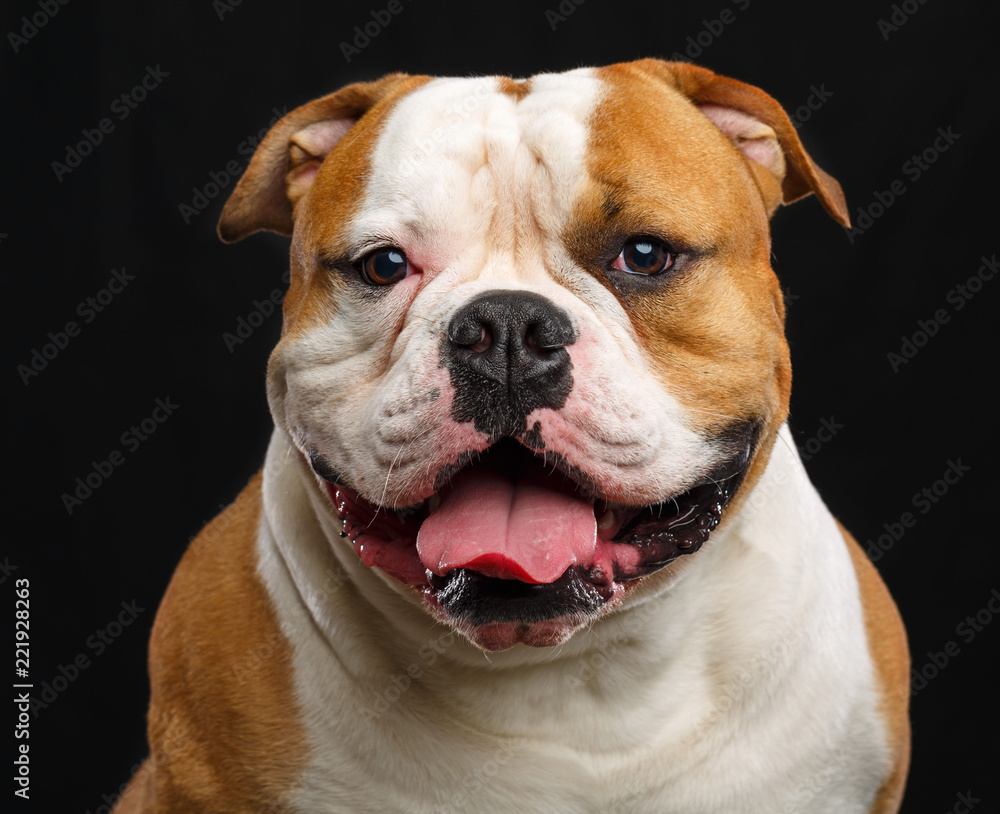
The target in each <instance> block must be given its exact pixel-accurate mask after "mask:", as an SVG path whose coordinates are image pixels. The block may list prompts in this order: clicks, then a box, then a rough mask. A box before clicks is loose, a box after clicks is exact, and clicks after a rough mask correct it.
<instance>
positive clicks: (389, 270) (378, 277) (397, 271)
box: [359, 248, 410, 285]
mask: <svg viewBox="0 0 1000 814" xmlns="http://www.w3.org/2000/svg"><path fill="white" fill-rule="evenodd" d="M409 265H410V264H409V263H408V262H407V260H406V255H405V254H403V252H402V250H400V249H396V248H388V249H378V250H376V251H374V252H372V253H371V254H369V255H368V256H367V257H365V258H364V259H362V261H361V264H360V268H359V271H360V273H361V279H363V280H364V281H365V282H366V283H368V284H369V285H392V284H393V283H398V282H399V281H400V280H402V279H403V278H404V277H405V276H406V271H407V269H408V268H409Z"/></svg>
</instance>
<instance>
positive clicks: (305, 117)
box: [218, 74, 423, 243]
mask: <svg viewBox="0 0 1000 814" xmlns="http://www.w3.org/2000/svg"><path fill="white" fill-rule="evenodd" d="M419 81H423V78H417V77H409V76H407V75H406V74H390V75H388V76H385V77H383V78H382V79H379V80H378V81H376V82H359V83H357V84H354V85H348V86H347V87H345V88H341V89H340V90H338V91H336V92H335V93H331V94H330V95H329V96H324V97H322V98H320V99H316V100H314V101H312V102H309V103H308V104H305V105H302V106H301V107H297V108H295V110H293V111H292V112H291V113H289V114H288V115H287V116H285V117H284V118H282V119H281V120H280V121H279V122H278V123H277V124H275V125H274V127H272V128H271V129H270V131H268V134H267V135H266V136H264V140H263V141H262V142H261V143H260V145H259V146H258V147H257V150H256V152H255V153H254V154H253V158H252V159H251V160H250V164H249V166H247V168H246V172H244V173H243V177H242V178H240V181H239V183H238V184H237V185H236V189H234V190H233V194H232V195H230V196H229V200H228V201H226V205H225V207H223V210H222V216H221V217H220V218H219V227H218V231H219V237H220V238H222V240H223V241H224V242H226V243H235V242H236V241H237V240H242V239H243V238H245V237H246V236H247V235H251V234H253V233H254V232H258V231H260V230H261V229H267V230H270V231H272V232H278V233H279V234H283V235H290V234H291V233H292V225H293V221H294V211H295V204H296V203H297V202H298V201H299V199H300V198H301V197H302V196H303V195H304V194H305V193H306V191H307V190H308V189H309V187H310V186H311V185H312V182H313V179H314V178H315V177H316V173H317V172H318V171H319V166H320V164H322V163H323V159H324V158H325V157H326V155H327V154H328V153H329V152H330V151H331V150H332V149H333V148H334V147H335V146H336V145H337V142H339V141H340V140H341V139H342V138H343V137H344V135H345V134H346V133H347V131H348V130H350V129H351V127H353V126H354V124H355V123H356V122H357V121H358V119H360V118H361V117H362V116H364V115H365V114H366V113H367V112H368V111H369V110H371V109H372V108H373V107H375V106H376V105H378V104H379V103H380V102H383V101H385V100H387V99H389V98H390V97H393V96H395V95H396V94H397V93H398V92H399V91H401V90H402V89H403V87H404V85H406V86H408V85H410V84H416V83H417V82H419Z"/></svg>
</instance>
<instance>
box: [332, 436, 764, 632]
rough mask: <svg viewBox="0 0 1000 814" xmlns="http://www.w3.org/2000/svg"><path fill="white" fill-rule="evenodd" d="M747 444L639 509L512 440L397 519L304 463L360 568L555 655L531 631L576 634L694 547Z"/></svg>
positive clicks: (739, 475)
mask: <svg viewBox="0 0 1000 814" xmlns="http://www.w3.org/2000/svg"><path fill="white" fill-rule="evenodd" d="M750 435H751V436H752V435H755V434H754V433H751V434H750ZM755 440H756V439H755V438H749V439H743V442H742V443H740V444H738V445H737V446H738V449H737V450H736V451H735V454H733V455H732V457H731V458H729V459H728V460H727V461H726V462H725V463H724V464H723V465H721V466H718V467H716V468H715V469H714V470H713V472H712V473H711V475H710V476H709V477H705V478H702V479H701V480H699V481H698V482H697V483H696V484H695V485H693V486H692V487H691V488H690V489H688V490H687V491H685V492H683V493H682V494H677V495H675V496H672V497H671V498H669V499H667V500H665V501H663V502H661V503H657V504H655V505H649V506H632V505H628V504H623V503H616V502H611V501H608V500H604V499H602V498H601V497H600V496H599V495H598V493H597V490H596V488H595V486H594V484H593V483H592V482H591V480H590V479H589V478H588V477H587V476H586V475H585V474H583V473H581V472H579V471H576V470H574V469H573V468H572V467H570V466H569V465H568V464H566V462H565V461H564V460H563V459H562V458H561V457H559V456H557V455H553V454H551V453H547V454H542V453H536V452H534V451H532V450H530V449H528V448H527V447H524V446H522V445H521V444H520V443H518V442H517V441H515V440H513V439H501V440H500V441H498V442H497V443H495V444H494V445H493V446H491V447H489V448H488V449H487V450H486V451H485V452H482V453H478V454H476V455H475V457H473V458H472V459H471V460H469V461H466V462H464V464H461V465H458V466H454V467H449V468H447V469H446V471H444V472H442V474H441V476H440V477H439V478H438V489H437V491H436V492H435V493H434V494H433V495H431V496H430V497H429V498H427V499H426V500H424V501H422V502H421V503H419V504H418V505H415V506H410V507H406V508H388V507H384V506H377V505H375V504H373V503H370V502H369V501H367V500H365V499H364V498H362V497H361V496H360V495H359V494H358V493H357V492H355V491H354V490H352V489H350V488H349V487H347V486H344V485H342V484H340V483H338V482H336V478H335V477H333V476H332V473H331V472H329V470H328V469H326V468H325V467H324V466H323V465H321V464H319V465H318V463H317V460H318V459H317V456H313V458H312V461H313V468H314V469H315V470H316V471H317V472H318V473H319V474H320V476H321V477H323V478H324V480H325V481H326V484H325V485H326V489H327V492H328V494H329V496H330V499H331V501H332V502H333V505H334V506H335V507H336V510H337V513H338V515H339V516H340V519H341V520H342V521H343V528H344V530H343V534H344V536H346V537H347V538H349V539H350V541H351V542H352V543H353V545H354V549H355V552H356V553H357V555H358V556H359V557H360V558H361V560H362V561H363V562H364V563H365V564H366V565H368V566H377V567H379V568H380V569H382V570H383V571H384V572H385V573H386V574H388V575H389V576H391V577H393V578H395V579H396V580H398V581H400V582H402V583H404V584H406V585H411V586H415V587H416V588H417V589H419V590H421V591H422V592H423V594H424V598H425V600H426V601H427V603H428V605H429V607H430V608H431V610H432V611H433V612H434V613H435V614H436V615H438V616H439V617H440V618H442V619H443V620H446V621H448V622H450V623H452V624H454V625H456V626H458V627H460V628H462V629H464V630H465V631H466V632H468V630H469V629H473V628H478V629H484V630H485V629H496V628H498V626H499V627H500V628H505V629H506V628H508V627H510V626H515V627H516V628H518V629H519V630H521V631H522V633H521V634H519V635H518V636H516V637H515V639H516V640H517V641H525V642H527V643H529V644H553V643H555V641H557V640H559V641H561V640H562V639H563V638H565V636H564V635H562V634H557V633H551V635H550V633H546V632H541V633H540V632H539V631H549V630H550V629H551V630H556V629H558V630H564V629H566V628H571V629H575V628H576V627H577V626H578V625H579V624H581V623H582V622H583V621H586V620H587V619H589V618H592V617H593V615H594V614H595V613H596V612H597V611H599V610H601V609H602V608H603V607H604V606H605V605H607V604H608V603H610V602H612V601H613V600H615V599H616V598H620V597H621V596H622V595H623V593H624V592H625V591H626V590H627V588H628V587H629V585H630V584H632V583H634V582H635V581H636V580H638V579H639V578H641V577H643V576H646V575H648V574H651V573H653V572H655V571H658V570H660V569H661V568H663V567H664V566H666V565H669V564H670V563H671V562H673V561H674V560H676V559H677V558H678V557H681V556H683V555H686V554H691V553H693V552H695V551H697V550H698V549H699V548H700V547H701V546H702V544H704V542H705V541H706V540H707V539H708V537H709V535H710V534H711V532H712V531H713V530H714V529H715V528H716V526H718V524H719V522H720V520H721V518H722V513H723V511H724V509H725V507H726V505H727V504H728V503H729V501H730V499H731V498H732V496H733V494H734V493H735V492H736V490H737V489H738V488H739V485H740V484H741V483H742V481H743V478H744V476H745V474H746V470H747V467H748V465H749V461H750V459H751V454H752V451H753V447H754V441H755ZM557 621H558V622H560V624H555V625H554V626H553V623H555V622H557ZM544 623H550V624H549V625H548V627H546V625H545V624H544ZM479 638H480V639H481V638H482V637H481V636H480V637H479ZM500 638H502V639H504V640H506V639H508V638H509V636H505V637H500ZM480 643H481V642H480ZM506 646H510V645H509V643H508V644H506ZM496 649H500V648H496Z"/></svg>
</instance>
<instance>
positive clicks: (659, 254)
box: [612, 237, 675, 276]
mask: <svg viewBox="0 0 1000 814" xmlns="http://www.w3.org/2000/svg"><path fill="white" fill-rule="evenodd" d="M674 260H675V256H674V252H673V251H672V250H671V248H670V247H669V246H667V245H665V244H663V243H660V242H659V241H657V240H653V239H651V238H645V237H643V238H636V239H634V240H630V241H629V242H628V243H626V244H625V246H624V247H623V248H622V251H621V254H619V255H618V257H617V258H615V262H614V263H612V267H613V268H616V269H618V270H619V271H625V272H628V273H629V274H644V275H646V276H651V275H653V274H660V273H661V272H664V271H666V270H667V269H669V268H670V267H671V266H673V265H674Z"/></svg>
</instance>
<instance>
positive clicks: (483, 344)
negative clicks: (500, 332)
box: [468, 326, 493, 353]
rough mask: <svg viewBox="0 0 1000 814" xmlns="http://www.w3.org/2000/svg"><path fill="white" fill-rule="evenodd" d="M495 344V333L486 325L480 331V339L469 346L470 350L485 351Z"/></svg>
mask: <svg viewBox="0 0 1000 814" xmlns="http://www.w3.org/2000/svg"><path fill="white" fill-rule="evenodd" d="M492 346H493V333H492V332H491V331H489V330H488V329H487V328H486V327H485V326H484V327H483V328H482V330H481V331H480V332H479V341H478V342H473V343H472V344H471V345H469V346H468V348H469V350H471V351H474V352H475V353H483V352H484V351H487V350H489V349H490V348H491V347H492Z"/></svg>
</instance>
